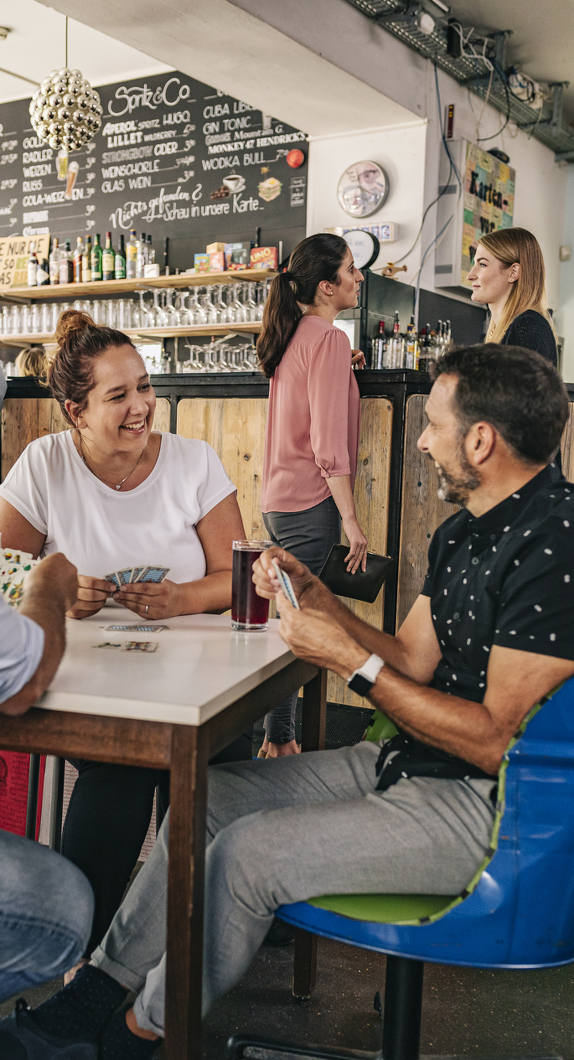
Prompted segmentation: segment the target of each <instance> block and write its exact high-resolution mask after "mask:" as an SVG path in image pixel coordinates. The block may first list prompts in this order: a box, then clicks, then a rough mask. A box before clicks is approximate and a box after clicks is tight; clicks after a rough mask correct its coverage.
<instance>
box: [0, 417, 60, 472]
mask: <svg viewBox="0 0 574 1060" xmlns="http://www.w3.org/2000/svg"><path fill="white" fill-rule="evenodd" d="M69 426H70V424H69V423H68V422H67V420H66V419H65V418H64V416H63V414H62V412H61V411H60V406H59V405H58V402H57V401H55V400H54V398H50V397H45V398H7V400H6V401H5V402H4V408H3V409H2V478H3V479H4V478H5V476H6V475H7V474H8V472H9V470H10V468H11V467H12V465H13V464H15V463H16V461H17V459H18V457H19V456H20V453H22V452H23V451H24V449H25V448H26V446H27V445H28V443H29V442H33V441H35V439H36V438H43V436H44V435H45V434H54V433H57V432H59V431H65V430H68V428H69Z"/></svg>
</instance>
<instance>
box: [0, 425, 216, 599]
mask: <svg viewBox="0 0 574 1060" xmlns="http://www.w3.org/2000/svg"><path fill="white" fill-rule="evenodd" d="M234 490H235V486H234V485H233V483H232V482H231V479H230V478H229V477H228V475H227V473H226V472H225V470H224V468H223V465H222V463H221V461H220V459H219V457H218V456H217V455H216V453H215V452H214V450H213V449H212V448H211V446H210V445H208V444H207V442H200V441H197V440H196V439H189V438H181V437H180V436H179V435H177V434H162V435H161V446H160V451H159V456H158V458H157V463H156V465H155V467H154V469H153V471H152V472H151V474H150V475H149V476H148V477H147V478H146V480H145V482H142V483H141V485H140V486H136V488H135V489H133V490H128V492H127V493H123V492H118V491H117V490H115V489H113V487H110V486H106V485H105V484H104V483H103V482H100V480H99V479H97V478H96V477H95V475H93V474H92V472H91V471H89V470H88V468H87V467H86V466H85V464H84V463H83V461H82V459H81V457H80V456H79V454H78V452H77V450H76V447H75V445H74V443H73V441H72V434H71V431H64V432H62V433H61V434H48V435H46V437H45V438H38V440H37V441H35V442H31V443H30V445H29V446H28V447H27V448H26V449H25V450H24V452H23V453H22V455H21V457H20V458H19V459H18V460H17V461H16V463H15V464H14V466H13V468H12V469H11V470H10V471H9V472H8V475H7V476H6V478H5V480H4V482H3V483H2V485H1V486H0V496H2V497H4V499H5V500H7V501H8V502H9V503H10V504H12V505H13V506H14V508H16V509H17V510H18V511H19V512H20V514H21V515H23V516H24V518H26V519H28V521H29V522H30V523H31V524H32V526H35V527H36V529H37V530H39V531H40V533H42V534H45V535H46V542H45V545H44V548H43V550H42V555H43V556H47V555H49V554H50V553H51V552H63V553H64V554H65V555H66V556H67V557H68V559H69V560H70V561H71V562H72V563H73V564H74V565H75V566H76V567H77V568H78V573H79V574H86V575H91V576H92V577H96V578H102V577H103V576H104V575H105V574H108V573H110V572H111V571H116V570H120V568H121V567H133V566H135V565H136V564H154V563H157V564H161V565H162V566H164V567H169V568H170V572H169V574H168V578H169V579H170V580H171V581H174V582H189V581H196V580H197V579H198V578H203V577H204V576H205V570H206V565H205V556H204V552H203V548H202V546H201V542H200V540H199V537H198V535H197V531H196V529H195V527H196V524H197V523H198V522H199V521H200V519H202V518H203V516H204V515H207V513H208V512H209V511H211V509H212V508H214V507H215V505H216V504H219V502H220V501H222V500H223V499H224V498H225V497H227V496H229V494H230V493H233V492H234ZM7 544H8V543H7Z"/></svg>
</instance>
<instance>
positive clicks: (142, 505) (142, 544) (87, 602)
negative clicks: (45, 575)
mask: <svg viewBox="0 0 574 1060" xmlns="http://www.w3.org/2000/svg"><path fill="white" fill-rule="evenodd" d="M56 343H57V350H56V353H55V356H54V357H53V358H52V360H51V362H50V364H49V366H48V373H47V377H48V383H49V385H50V387H51V390H52V393H53V394H54V397H55V398H56V399H57V401H58V402H59V404H60V407H61V409H62V412H63V413H64V416H65V417H66V419H67V420H68V423H69V424H70V427H71V430H69V431H63V432H61V433H59V434H49V435H47V436H45V437H43V438H39V439H37V440H36V441H34V442H31V443H30V445H29V446H28V447H27V448H26V449H25V450H24V452H23V453H22V455H21V456H20V458H19V459H18V460H17V461H16V463H15V465H14V466H13V468H12V469H11V470H10V471H9V473H8V474H7V476H6V478H5V480H4V482H3V483H2V485H1V486H0V533H1V534H2V537H3V543H4V546H5V547H12V548H21V549H24V550H25V551H27V552H31V553H32V554H33V555H34V556H39V555H47V554H50V553H52V552H54V551H62V552H64V553H65V554H66V556H68V557H69V559H70V560H71V562H72V563H74V564H75V566H76V567H77V568H78V571H79V576H78V580H79V591H78V598H77V600H76V602H75V604H74V605H73V607H71V608H70V610H69V611H68V616H69V617H70V618H85V617H88V616H91V615H95V614H97V613H98V611H99V610H100V609H101V608H102V607H103V606H104V604H106V603H107V602H109V601H110V596H113V601H114V602H116V603H118V604H120V605H122V606H124V607H127V608H129V609H130V610H131V611H134V612H135V616H140V618H143V619H144V620H145V621H149V620H152V621H153V620H160V621H163V620H164V619H169V618H172V617H173V616H175V615H187V614H200V613H205V612H222V611H226V610H227V609H228V608H229V607H230V606H231V567H232V555H233V554H232V542H233V540H234V539H236V538H239V539H241V538H244V537H245V532H244V529H243V522H242V519H241V513H240V511H239V506H238V503H237V496H236V488H235V486H234V485H233V483H232V482H231V480H230V479H229V477H228V475H227V474H226V472H225V470H224V468H223V465H222V464H221V461H220V460H219V458H218V456H217V455H216V453H215V452H214V450H213V449H212V448H211V446H209V445H208V444H207V442H203V441H199V440H197V439H190V438H182V437H180V436H178V435H175V434H167V433H166V434H162V433H159V432H154V431H153V418H154V411H155V404H156V398H155V393H154V391H153V389H152V386H151V384H150V380H149V376H148V373H147V371H146V368H145V365H144V363H143V361H142V358H141V356H140V354H139V353H138V351H137V350H136V348H135V347H134V345H133V344H132V342H131V341H130V339H129V338H128V337H127V336H126V335H124V334H123V333H122V332H120V331H116V330H115V329H112V328H106V327H98V326H96V325H95V324H94V322H93V320H92V319H91V318H90V317H89V316H87V315H86V314H85V313H78V312H75V311H74V310H69V311H67V312H65V313H63V314H62V316H61V317H60V320H59V323H58V328H57V331H56ZM142 564H143V565H160V564H161V565H162V566H165V567H169V568H170V570H169V573H168V575H167V577H166V579H165V580H164V581H163V582H161V583H160V584H155V583H152V582H144V583H137V584H133V585H132V584H128V585H124V586H122V588H121V589H120V590H119V591H118V590H117V588H116V586H115V585H114V584H113V582H111V581H108V580H106V578H105V575H106V574H108V573H112V572H114V571H118V570H121V569H122V568H124V567H133V566H136V565H142ZM135 616H134V617H135ZM226 757H227V760H229V758H246V757H247V758H251V741H250V739H249V737H246V738H245V739H244V740H243V741H241V740H240V741H238V742H237V743H236V745H235V748H234V749H233V750H231V749H227V755H226ZM72 764H73V765H74V766H75V767H76V768H77V769H78V771H79V777H78V780H77V782H76V784H75V787H74V791H73V794H72V798H71V801H70V804H69V807H68V812H67V815H66V822H65V826H64V833H63V837H62V853H63V854H65V856H66V857H68V858H69V859H70V861H73V862H74V863H75V864H76V865H78V866H79V868H81V869H82V871H83V872H84V873H85V875H86V876H87V877H88V879H89V881H90V883H91V884H92V887H93V889H94V893H95V898H96V908H95V914H94V923H93V931H92V936H91V938H90V942H89V946H88V947H87V953H89V952H91V951H92V950H93V949H94V948H95V947H96V946H97V945H98V943H99V942H100V941H101V939H102V937H103V935H104V934H105V932H106V930H107V928H108V925H109V923H110V921H111V919H112V917H113V915H114V913H115V911H116V909H117V908H118V906H119V904H120V901H121V899H122V896H123V894H124V891H125V888H126V886H127V883H128V881H129V878H130V876H131V873H132V871H133V869H134V867H135V865H136V862H137V859H138V856H139V853H140V850H141V847H142V843H143V841H144V839H145V836H146V833H147V830H148V827H149V822H150V819H151V815H152V809H153V800H154V793H155V789H156V787H158V788H159V799H158V806H159V815H160V816H162V815H163V813H164V812H165V810H166V809H167V805H168V801H169V786H168V785H169V774H167V773H164V772H162V771H160V770H150V769H138V768H135V767H133V766H132V767H130V766H119V765H111V764H106V763H103V762H89V761H87V760H84V759H81V760H79V759H77V760H73V762H72Z"/></svg>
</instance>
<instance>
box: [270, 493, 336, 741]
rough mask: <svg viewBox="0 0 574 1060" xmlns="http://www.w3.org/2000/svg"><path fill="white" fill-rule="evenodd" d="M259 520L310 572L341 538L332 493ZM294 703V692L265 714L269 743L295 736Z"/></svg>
mask: <svg viewBox="0 0 574 1060" xmlns="http://www.w3.org/2000/svg"><path fill="white" fill-rule="evenodd" d="M263 521H264V523H265V527H266V529H267V533H268V535H269V539H270V541H272V542H273V544H274V545H279V546H280V547H281V548H285V549H287V551H288V552H292V553H293V555H294V556H296V557H297V559H300V560H301V563H305V564H306V566H307V567H309V570H310V571H311V573H312V574H319V572H320V570H321V567H322V566H323V564H324V562H325V560H326V559H327V556H328V555H329V552H330V551H331V548H332V546H333V545H338V544H339V541H340V540H341V516H340V515H339V510H338V508H337V505H336V504H335V501H334V500H333V498H332V497H327V498H326V499H325V500H324V501H321V503H320V504H316V505H315V506H314V507H313V508H306V509H305V510H304V511H302V512H264V513H263ZM296 706H297V693H296V692H294V693H293V695H291V696H288V697H287V699H284V700H283V702H282V703H278V704H277V706H276V707H274V708H273V710H270V711H269V713H268V714H266V715H265V733H266V735H267V739H268V740H270V741H271V743H289V741H290V740H294V739H295V708H296Z"/></svg>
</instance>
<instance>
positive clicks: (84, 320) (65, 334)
mask: <svg viewBox="0 0 574 1060" xmlns="http://www.w3.org/2000/svg"><path fill="white" fill-rule="evenodd" d="M95 326H96V324H95V321H94V320H92V318H91V316H89V315H88V314H87V313H81V312H79V310H77V309H67V310H66V312H65V313H62V315H61V316H60V319H59V320H58V326H57V327H56V335H55V339H56V342H57V344H58V346H60V348H61V347H62V346H67V345H68V344H69V343H70V340H72V339H75V338H77V337H79V335H80V333H81V332H82V331H85V330H86V329H87V328H93V327H95Z"/></svg>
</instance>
